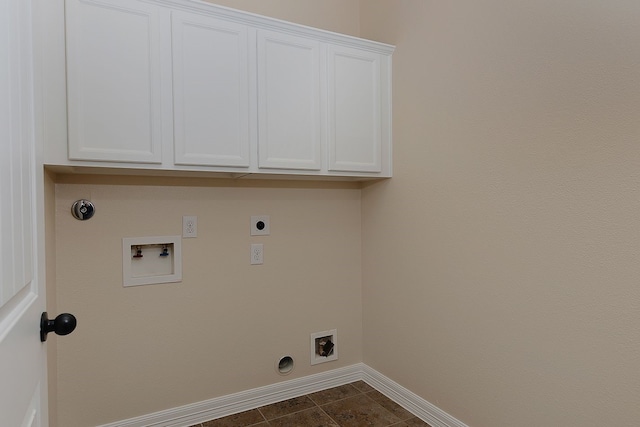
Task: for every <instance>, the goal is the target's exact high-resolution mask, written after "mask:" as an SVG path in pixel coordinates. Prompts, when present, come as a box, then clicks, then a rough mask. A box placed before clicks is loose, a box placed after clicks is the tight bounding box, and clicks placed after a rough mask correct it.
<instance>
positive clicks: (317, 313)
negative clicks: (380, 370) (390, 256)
mask: <svg viewBox="0 0 640 427" xmlns="http://www.w3.org/2000/svg"><path fill="white" fill-rule="evenodd" d="M90 179H91V178H86V177H85V178H83V177H80V178H78V179H75V178H74V179H73V181H74V182H75V181H80V182H85V183H84V184H74V183H66V181H65V177H62V178H59V181H60V180H61V182H59V183H58V184H57V185H56V217H57V218H56V234H57V238H56V253H57V285H58V289H57V296H58V307H59V308H60V310H64V311H69V312H72V313H74V314H75V315H76V316H77V318H78V327H77V330H76V331H75V332H74V333H73V334H72V335H70V336H69V337H66V338H65V339H64V340H62V339H61V340H58V341H59V342H58V412H59V416H58V426H64V427H75V426H78V427H80V426H83V427H84V426H89V425H98V424H103V423H106V422H112V421H118V420H123V419H127V418H131V417H134V416H137V415H143V414H149V413H153V412H156V411H160V410H165V409H170V408H173V407H177V406H181V405H185V404H189V403H194V402H199V401H202V400H206V399H210V398H213V397H218V396H223V395H226V394H230V393H234V392H239V391H243V390H247V389H251V388H255V387H259V386H264V385H268V384H273V383H276V382H279V381H282V380H288V379H292V378H296V377H302V376H306V375H311V374H314V373H318V372H322V371H325V370H328V369H334V368H338V367H343V366H348V365H351V364H354V363H358V362H360V361H361V360H362V354H361V348H362V340H361V335H362V320H361V319H362V310H361V272H360V271H361V248H360V242H361V236H360V218H361V212H360V190H359V189H358V188H355V186H354V185H353V184H331V185H323V186H318V185H316V184H307V185H303V184H294V183H289V184H288V183H278V182H271V183H256V185H258V186H257V187H250V186H245V187H243V186H241V184H236V183H234V182H231V181H217V180H213V181H211V180H210V181H208V182H206V181H188V182H187V184H186V185H185V184H184V183H181V185H174V184H177V182H176V180H164V181H165V182H166V183H171V184H172V185H169V186H167V185H162V186H152V185H106V184H103V183H101V184H86V182H87V180H90ZM143 181H144V182H145V183H147V184H149V183H151V182H152V181H154V179H148V180H143ZM161 181H163V180H161ZM133 182H134V183H135V180H134V181H133ZM208 184H211V185H216V186H214V187H209V186H202V187H201V186H199V185H208ZM218 185H219V186H218ZM296 185H298V187H296ZM261 186H264V187H261ZM79 198H88V199H90V200H92V202H93V203H95V205H96V214H95V216H94V217H93V218H92V219H91V220H89V221H78V220H76V219H74V218H73V217H72V216H71V214H70V207H71V205H72V203H73V202H74V201H75V200H77V199H79ZM262 214H268V215H270V216H271V235H270V236H263V237H255V236H254V237H251V236H250V235H249V222H250V221H249V219H250V216H251V215H262ZM183 215H197V216H198V237H197V238H195V239H183V243H182V244H183V248H182V250H183V253H182V256H183V269H184V270H183V280H182V282H181V283H179V284H162V285H148V286H139V287H131V288H123V286H122V238H123V237H139V236H164V235H176V234H180V233H181V231H182V216H183ZM252 242H254V243H255V242H262V243H263V244H264V262H265V263H264V265H261V266H251V265H249V247H250V244H251V243H252ZM332 328H337V330H338V337H339V343H338V345H339V359H338V360H337V361H334V362H329V363H324V364H320V365H315V366H313V367H312V366H311V365H310V354H309V345H310V344H309V340H310V334H311V333H312V332H319V331H323V330H327V329H332ZM284 355H291V356H292V357H293V358H294V361H295V366H294V371H293V372H292V373H291V374H290V375H288V376H281V375H280V374H279V373H277V372H276V367H275V364H276V362H277V361H278V360H279V358H280V357H282V356H284Z"/></svg>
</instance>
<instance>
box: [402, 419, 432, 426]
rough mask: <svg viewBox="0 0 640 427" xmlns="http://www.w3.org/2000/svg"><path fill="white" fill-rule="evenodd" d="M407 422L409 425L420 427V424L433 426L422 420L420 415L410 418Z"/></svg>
mask: <svg viewBox="0 0 640 427" xmlns="http://www.w3.org/2000/svg"><path fill="white" fill-rule="evenodd" d="M405 423H407V426H408V427H419V426H422V427H424V426H426V427H431V424H428V423H425V422H424V421H422V420H421V419H420V418H418V417H413V418H410V419H408V420H405Z"/></svg>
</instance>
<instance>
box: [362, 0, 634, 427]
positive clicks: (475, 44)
mask: <svg viewBox="0 0 640 427" xmlns="http://www.w3.org/2000/svg"><path fill="white" fill-rule="evenodd" d="M362 6H363V8H362V21H361V35H362V36H363V37H366V38H374V39H379V40H383V41H386V42H389V43H392V44H397V50H396V52H395V54H394V67H393V72H394V80H393V83H394V98H393V102H394V105H393V108H394V120H393V126H394V177H393V179H391V180H390V181H385V182H383V183H378V184H375V185H372V186H369V187H368V188H366V189H365V190H363V196H362V197H363V207H362V210H363V248H364V251H363V289H364V297H363V310H364V340H363V342H364V351H363V354H364V362H365V363H367V364H369V365H370V366H372V367H373V368H375V369H377V370H379V371H380V372H382V373H383V374H386V375H388V376H390V377H391V378H392V379H394V380H396V381H397V382H399V383H400V384H402V385H404V386H405V387H407V388H409V389H410V390H412V391H413V392H415V393H417V394H419V395H420V396H422V397H423V398H425V399H427V400H429V401H430V402H432V403H434V404H436V405H438V406H440V407H441V408H442V409H444V410H446V411H448V412H449V413H451V414H452V415H454V416H456V417H457V418H459V419H461V420H462V421H464V422H466V423H468V424H469V425H471V426H474V427H508V426H521V427H527V426H539V425H547V426H600V425H616V426H632V425H637V424H638V420H639V419H640V405H638V402H639V401H640V314H639V313H640V286H639V284H638V283H639V282H638V278H640V262H639V261H640V258H639V257H640V218H639V216H638V214H639V212H640V125H639V123H640V122H639V118H640V84H639V82H640V80H639V77H640V74H639V70H640V43H638V40H640V25H638V22H640V3H638V2H635V1H622V0H614V1H606V2H605V1H602V2H599V1H582V0H567V1H560V2H559V1H526V2H513V1H481V2H478V1H455V2H451V1H427V0H413V1H407V0H405V1H389V0H367V1H362ZM380 336H384V337H385V346H383V347H380V346H377V345H376V343H377V341H376V338H377V337H380Z"/></svg>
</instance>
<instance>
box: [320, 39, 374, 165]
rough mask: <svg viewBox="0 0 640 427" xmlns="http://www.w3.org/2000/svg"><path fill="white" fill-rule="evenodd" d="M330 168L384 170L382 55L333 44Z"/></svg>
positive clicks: (329, 67) (330, 52)
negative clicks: (381, 97)
mask: <svg viewBox="0 0 640 427" xmlns="http://www.w3.org/2000/svg"><path fill="white" fill-rule="evenodd" d="M327 56H328V58H327V63H328V81H329V83H328V84H329V91H328V93H329V97H328V104H329V106H328V122H329V135H328V140H329V141H328V144H329V166H328V168H329V170H330V171H347V172H381V171H382V160H381V156H382V139H381V138H382V129H381V101H380V90H381V86H380V84H381V81H380V62H381V57H380V55H379V54H377V53H374V52H369V51H363V50H358V49H353V48H348V47H342V46H329V48H328V54H327Z"/></svg>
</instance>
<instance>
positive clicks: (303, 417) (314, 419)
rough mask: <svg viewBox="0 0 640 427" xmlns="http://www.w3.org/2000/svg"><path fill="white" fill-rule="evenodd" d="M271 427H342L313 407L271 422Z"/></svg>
mask: <svg viewBox="0 0 640 427" xmlns="http://www.w3.org/2000/svg"><path fill="white" fill-rule="evenodd" d="M269 426H271V427H303V426H304V427H340V426H338V424H336V423H335V422H333V420H332V419H331V418H329V417H328V416H327V414H325V413H324V412H323V411H322V410H321V409H320V408H318V407H317V406H316V407H313V408H311V409H306V410H304V411H301V412H296V413H295V414H291V415H285V416H284V417H280V418H276V419H274V420H269Z"/></svg>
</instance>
